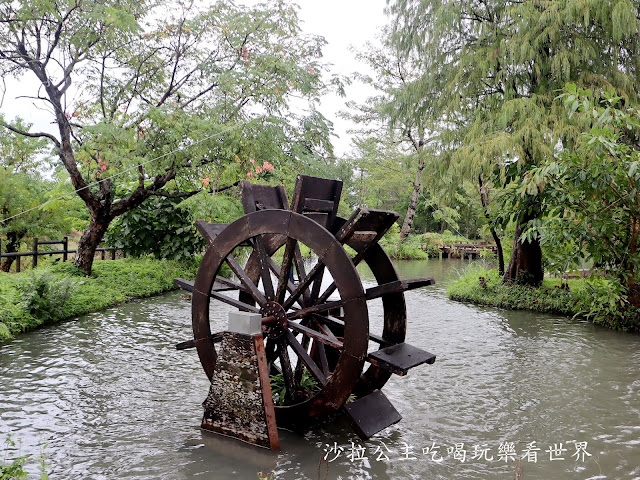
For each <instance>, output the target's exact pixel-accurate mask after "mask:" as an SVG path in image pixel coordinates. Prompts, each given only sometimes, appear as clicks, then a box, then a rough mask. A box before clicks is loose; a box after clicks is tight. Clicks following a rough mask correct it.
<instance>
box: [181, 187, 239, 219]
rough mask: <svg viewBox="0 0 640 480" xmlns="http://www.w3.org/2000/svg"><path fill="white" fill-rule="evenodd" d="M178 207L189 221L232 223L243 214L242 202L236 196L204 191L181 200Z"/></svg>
mask: <svg viewBox="0 0 640 480" xmlns="http://www.w3.org/2000/svg"><path fill="white" fill-rule="evenodd" d="M179 208H180V210H182V211H186V212H187V214H188V218H189V221H190V222H191V223H193V222H195V221H196V220H206V221H207V222H211V223H232V222H234V221H235V220H237V219H238V218H240V217H241V216H242V215H244V211H243V209H242V204H241V203H240V201H239V200H238V199H237V198H233V197H230V196H227V195H222V194H217V195H211V194H210V193H209V192H204V191H203V192H200V193H198V194H196V195H194V196H192V197H189V198H187V199H186V200H183V201H182V202H181V203H180V205H179Z"/></svg>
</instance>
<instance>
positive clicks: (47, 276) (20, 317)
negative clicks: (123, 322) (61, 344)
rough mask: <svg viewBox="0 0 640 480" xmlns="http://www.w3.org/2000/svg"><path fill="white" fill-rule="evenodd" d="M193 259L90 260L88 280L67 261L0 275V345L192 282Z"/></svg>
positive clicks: (193, 272) (195, 264)
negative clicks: (179, 282)
mask: <svg viewBox="0 0 640 480" xmlns="http://www.w3.org/2000/svg"><path fill="white" fill-rule="evenodd" d="M196 271H197V261H196V260H195V259H194V260H192V261H181V262H179V261H173V260H156V259H154V258H151V257H146V258H127V259H121V260H96V261H95V262H94V265H93V273H92V275H91V276H90V277H87V276H84V275H83V274H82V273H81V272H80V271H79V270H77V269H76V268H75V266H74V265H73V264H71V263H56V264H53V265H50V266H46V267H43V268H37V269H35V270H29V271H26V272H22V273H18V274H6V273H2V274H0V341H1V340H6V339H8V338H12V337H13V336H15V335H16V334H19V333H22V332H26V331H29V330H33V329H35V328H38V327H40V326H42V325H46V324H51V323H55V322H58V321H60V320H64V319H68V318H73V317H76V316H78V315H82V314H85V313H90V312H95V311H99V310H102V309H104V308H107V307H111V306H113V305H118V304H120V303H124V302H127V301H129V300H131V299H134V298H139V297H147V296H150V295H155V294H158V293H161V292H165V291H168V290H172V289H173V288H174V287H173V279H174V278H176V277H182V278H187V279H193V278H194V277H195V273H196Z"/></svg>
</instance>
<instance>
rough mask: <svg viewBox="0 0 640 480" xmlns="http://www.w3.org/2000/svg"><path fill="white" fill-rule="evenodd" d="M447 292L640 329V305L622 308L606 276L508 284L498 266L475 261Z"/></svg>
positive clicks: (477, 301)
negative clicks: (528, 283)
mask: <svg viewBox="0 0 640 480" xmlns="http://www.w3.org/2000/svg"><path fill="white" fill-rule="evenodd" d="M447 294H448V295H449V298H451V299H452V300H457V301H460V302H470V303H474V304H476V305H484V306H490V307H498V308H506V309H510V310H529V311H533V312H544V313H555V314H560V315H567V316H571V317H573V316H577V317H582V318H587V319H588V320H590V321H592V322H593V323H595V324H597V325H602V326H604V327H607V328H611V329H614V330H622V331H631V332H640V308H638V307H632V306H627V307H626V308H624V309H622V310H621V309H620V307H619V305H618V303H617V300H618V297H617V294H616V292H615V289H614V286H613V285H612V284H611V282H608V281H607V280H606V279H604V278H602V277H598V278H594V279H592V280H587V279H569V280H565V281H562V280H561V279H560V278H552V277H547V278H545V279H544V282H543V283H542V285H541V286H540V287H528V286H524V285H506V284H503V283H502V278H501V277H500V276H499V275H498V271H497V270H496V269H487V268H485V267H483V266H482V265H480V264H471V265H470V266H469V267H468V268H467V269H466V270H465V271H464V272H462V274H461V275H460V278H458V279H457V280H454V281H452V282H451V283H450V284H449V286H448V288H447Z"/></svg>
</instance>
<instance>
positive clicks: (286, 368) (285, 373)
mask: <svg viewBox="0 0 640 480" xmlns="http://www.w3.org/2000/svg"><path fill="white" fill-rule="evenodd" d="M278 357H279V358H280V367H281V369H282V377H283V379H284V384H285V387H286V388H287V393H286V395H285V396H286V397H287V400H289V401H296V400H297V398H298V389H297V387H296V383H295V379H294V376H293V369H292V368H291V359H290V358H289V352H288V350H287V341H286V340H285V339H284V338H281V339H280V341H279V342H278Z"/></svg>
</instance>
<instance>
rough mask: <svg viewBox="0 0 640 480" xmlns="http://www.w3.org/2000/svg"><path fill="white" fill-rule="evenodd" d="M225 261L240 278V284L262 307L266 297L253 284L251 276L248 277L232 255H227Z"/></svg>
mask: <svg viewBox="0 0 640 480" xmlns="http://www.w3.org/2000/svg"><path fill="white" fill-rule="evenodd" d="M225 261H226V262H227V265H229V268H231V271H232V272H233V273H234V274H235V275H236V277H238V278H239V279H240V281H241V282H242V284H243V285H244V286H245V287H246V289H247V290H248V293H249V295H251V297H253V299H254V300H255V301H256V302H257V303H258V304H259V305H260V306H261V307H263V306H264V305H265V304H266V303H267V299H266V298H265V296H264V295H263V294H262V292H261V291H260V290H258V287H257V286H256V285H255V283H253V282H252V281H251V278H249V275H247V272H245V271H244V269H243V268H242V267H241V266H240V264H239V263H238V262H237V261H236V259H235V258H233V256H232V255H227V257H226V258H225Z"/></svg>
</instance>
